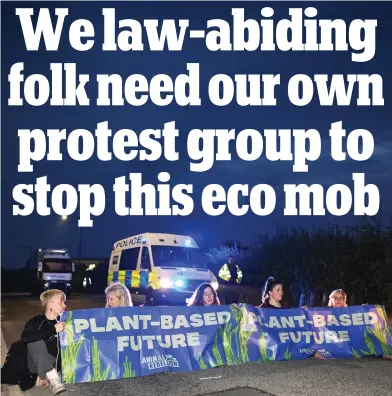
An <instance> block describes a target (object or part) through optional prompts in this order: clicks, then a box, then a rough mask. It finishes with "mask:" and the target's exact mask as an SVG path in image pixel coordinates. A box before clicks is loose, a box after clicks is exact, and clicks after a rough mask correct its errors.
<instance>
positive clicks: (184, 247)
mask: <svg viewBox="0 0 392 396" xmlns="http://www.w3.org/2000/svg"><path fill="white" fill-rule="evenodd" d="M113 281H119V282H121V283H123V284H124V285H125V286H127V287H128V288H129V290H130V292H131V294H137V295H141V296H144V297H145V298H144V301H145V303H146V304H147V305H168V304H176V305H185V304H186V303H187V302H188V300H189V298H190V297H191V296H192V294H193V292H194V291H195V290H196V288H197V287H198V286H199V285H200V284H201V283H204V282H208V283H211V285H212V286H213V287H214V289H215V290H217V289H218V282H217V279H216V277H215V276H214V274H213V273H212V272H211V271H210V270H209V269H208V268H207V267H206V264H205V260H204V257H203V255H202V253H201V252H200V249H199V247H198V246H197V244H196V242H195V241H194V240H193V239H192V238H191V237H189V236H184V235H174V234H156V233H144V234H139V235H134V236H131V237H128V238H125V239H122V240H120V241H117V242H115V243H114V245H113V249H112V252H111V256H110V261H109V267H108V284H110V283H111V282H113Z"/></svg>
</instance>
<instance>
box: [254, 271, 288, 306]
mask: <svg viewBox="0 0 392 396" xmlns="http://www.w3.org/2000/svg"><path fill="white" fill-rule="evenodd" d="M283 294H284V290H283V283H282V282H280V281H279V280H277V279H274V278H273V277H272V276H270V277H269V278H268V279H267V281H266V282H265V286H264V289H263V292H262V297H261V299H262V304H261V305H259V308H274V309H279V308H283V309H284V308H291V307H290V306H289V305H288V304H285V303H282V299H283Z"/></svg>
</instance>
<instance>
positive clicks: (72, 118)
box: [1, 2, 392, 267]
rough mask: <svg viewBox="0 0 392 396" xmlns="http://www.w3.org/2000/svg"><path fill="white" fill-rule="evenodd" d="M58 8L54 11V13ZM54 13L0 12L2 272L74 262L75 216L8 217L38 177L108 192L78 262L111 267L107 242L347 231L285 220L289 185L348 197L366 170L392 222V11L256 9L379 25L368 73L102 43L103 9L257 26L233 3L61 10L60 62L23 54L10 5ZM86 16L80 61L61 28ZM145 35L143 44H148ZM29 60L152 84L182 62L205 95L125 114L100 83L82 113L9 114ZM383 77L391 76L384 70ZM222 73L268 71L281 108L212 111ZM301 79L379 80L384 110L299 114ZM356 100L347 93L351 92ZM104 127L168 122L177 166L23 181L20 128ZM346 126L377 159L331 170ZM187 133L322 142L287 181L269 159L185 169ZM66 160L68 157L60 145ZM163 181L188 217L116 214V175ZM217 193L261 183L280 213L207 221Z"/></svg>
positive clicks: (261, 57)
mask: <svg viewBox="0 0 392 396" xmlns="http://www.w3.org/2000/svg"><path fill="white" fill-rule="evenodd" d="M60 4H61V5H60ZM33 5H34V8H35V10H38V9H39V7H40V6H41V7H49V8H50V9H51V10H52V9H54V8H55V4H54V3H51V2H45V3H31V2H28V3H21V2H18V3H12V4H10V3H7V2H6V3H2V20H1V24H2V32H1V33H2V35H1V36H2V37H1V39H2V43H1V44H2V87H3V89H2V109H1V110H2V121H1V132H2V134H1V138H2V140H1V154H2V156H1V159H2V162H1V165H2V167H1V169H2V174H1V176H2V177H1V189H2V191H1V198H2V206H1V209H2V216H1V218H2V222H1V224H2V237H1V253H2V266H4V267H19V266H24V265H25V263H26V260H27V258H28V254H29V249H30V248H31V249H35V248H38V247H67V248H68V249H69V250H70V251H71V254H72V255H73V256H76V255H77V254H78V228H77V214H74V215H73V216H71V217H70V219H69V220H68V221H67V222H62V221H61V219H60V217H59V216H58V215H56V214H54V213H53V214H52V215H51V216H48V217H40V216H38V215H37V214H34V213H33V214H32V215H30V216H28V217H21V216H18V217H14V216H13V215H12V205H13V204H14V202H13V198H12V189H13V187H14V186H15V185H17V184H19V183H33V184H34V183H35V180H36V178H38V177H41V176H47V177H48V181H49V183H50V184H52V186H55V185H57V184H62V183H69V184H74V185H76V184H80V183H91V184H93V183H99V184H101V185H103V187H104V188H105V190H106V197H107V201H106V209H105V213H104V214H103V215H102V216H100V217H98V218H95V219H94V226H93V227H92V228H85V229H83V247H82V249H83V253H82V255H83V256H85V257H108V256H109V254H110V250H111V247H112V244H113V242H114V241H116V240H118V239H122V238H125V237H128V236H131V235H134V234H137V233H141V232H167V233H179V234H188V235H191V236H193V237H194V238H195V239H196V241H197V243H199V245H201V246H203V247H206V246H214V245H218V244H220V243H223V242H225V241H227V240H232V239H237V240H241V241H243V242H245V243H249V242H251V241H252V240H253V239H254V238H256V237H257V235H258V234H261V233H266V232H267V233H271V234H273V233H274V232H275V231H276V227H280V226H290V225H300V226H304V227H313V226H314V225H316V226H322V225H326V224H327V223H328V222H332V223H338V224H341V225H345V224H352V223H353V222H357V221H359V220H360V219H359V218H354V217H353V216H352V215H347V216H343V217H339V218H338V217H333V216H325V217H314V216H309V217H304V216H302V217H299V216H296V217H284V216H283V184H284V183H306V184H313V183H320V184H323V185H325V186H326V187H328V186H330V185H331V184H335V183H343V184H347V185H348V186H350V187H351V183H352V181H351V178H352V173H353V172H365V174H366V183H374V184H376V185H377V186H378V187H379V189H380V194H381V209H380V216H381V218H382V219H387V217H388V215H389V214H391V213H392V210H391V209H390V208H391V204H392V199H391V195H390V193H389V191H388V186H389V185H390V182H391V162H390V158H391V155H392V129H391V106H390V93H391V91H392V79H391V76H392V74H391V64H392V62H391V61H392V51H391V41H390V40H391V37H392V25H391V23H390V15H391V12H392V4H391V3H390V2H377V3H367V2H356V3H355V5H354V3H353V2H331V3H325V2H323V3H320V2H314V3H305V2H300V3H297V4H296V3H294V2H287V3H283V2H278V3H275V2H274V3H270V4H267V3H263V6H268V5H270V6H272V7H273V8H274V10H275V18H276V19H275V20H278V19H280V18H286V17H288V8H289V7H305V6H314V7H316V8H317V9H318V16H319V18H323V19H324V18H327V19H328V18H330V19H335V18H341V19H344V20H346V21H351V20H352V19H355V18H362V19H365V18H366V19H373V18H375V19H377V20H378V26H377V47H376V55H375V57H374V58H373V59H372V60H371V61H370V62H366V63H354V62H352V61H351V55H350V52H286V53H285V52H280V51H276V52H269V53H263V52H261V51H254V52H238V53H235V52H214V53H211V52H209V51H208V50H207V48H206V46H205V44H204V41H203V40H195V39H193V40H191V39H189V36H187V38H186V40H185V44H184V49H183V51H181V52H167V51H164V52H150V51H148V50H146V51H144V52H121V51H117V52H103V51H102V50H101V42H102V40H101V38H102V36H103V24H102V14H101V9H102V8H103V7H115V8H116V14H117V18H118V19H120V18H121V19H125V18H132V19H137V20H139V21H141V20H143V19H146V18H174V19H180V18H184V19H189V20H190V25H191V28H193V29H197V28H200V29H201V28H205V26H206V21H207V20H208V19H213V18H222V19H226V20H230V17H231V8H232V7H246V16H247V17H249V18H250V17H253V18H255V19H259V18H260V9H261V8H262V6H261V4H259V3H258V2H257V3H256V2H252V3H244V2H243V3H235V2H208V3H207V2H202V3H196V2H172V3H162V2H158V3H152V2H143V3H125V2H121V3H115V2H110V3H104V2H96V3H93V2H85V3H79V2H72V3H58V4H56V5H57V6H58V7H60V6H62V7H68V8H69V16H70V17H68V18H67V19H66V21H65V25H64V32H63V35H62V39H61V42H60V50H59V51H58V52H46V51H45V50H44V47H43V45H42V41H41V47H40V50H39V51H38V52H28V51H26V48H25V45H24V40H23V34H22V30H21V27H20V24H19V19H18V17H17V16H15V7H32V6H33ZM77 18H86V19H88V20H90V21H91V22H93V24H94V28H95V37H96V44H95V46H94V48H93V49H92V50H90V51H87V52H77V51H75V50H73V49H72V48H71V46H70V45H69V42H68V39H67V28H68V26H69V24H70V22H72V21H73V20H74V19H77ZM144 37H145V36H144ZM22 61H23V62H25V73H26V74H27V75H30V74H33V73H41V74H44V75H47V76H49V74H50V68H49V67H50V63H51V62H76V63H77V71H78V72H79V73H86V74H89V75H90V81H92V82H94V81H95V75H96V74H100V73H109V74H111V73H118V74H120V75H121V76H123V78H126V77H127V76H128V75H131V74H133V73H141V74H144V75H145V76H146V77H147V78H150V77H152V76H153V75H155V74H158V73H166V74H168V75H170V76H172V77H175V76H176V75H178V74H181V73H184V72H186V63H187V62H189V63H190V62H199V63H200V73H201V74H200V87H201V99H202V106H200V107H181V108H180V107H179V106H177V105H176V104H175V102H174V103H172V104H171V105H169V106H167V107H157V106H155V105H153V104H152V103H151V102H149V103H147V104H146V105H144V106H142V107H137V108H136V107H132V106H129V105H127V104H125V105H124V106H122V107H97V106H96V105H95V99H96V97H97V90H96V84H90V85H89V86H88V87H89V88H88V89H87V92H88V94H89V97H90V103H91V105H90V106H89V107H50V106H49V105H47V106H41V107H32V106H29V105H25V106H23V107H9V106H8V105H7V99H8V95H9V86H8V81H7V76H8V73H9V70H10V67H11V66H12V65H13V64H14V63H16V62H22ZM388 70H389V72H388ZM218 73H225V74H228V75H234V74H236V73H237V74H239V73H249V74H251V73H254V74H262V73H275V74H278V73H280V74H281V84H280V86H279V88H278V89H277V98H278V103H279V105H278V106H276V107H262V106H261V107H239V106H238V105H236V104H235V103H232V104H231V105H229V106H226V107H216V106H214V105H212V104H210V103H209V101H208V96H207V87H208V80H209V79H210V78H211V77H212V76H213V75H215V74H218ZM297 73H304V74H308V75H310V76H312V75H313V74H321V73H328V74H330V75H331V74H333V73H341V74H347V73H353V74H361V73H362V74H372V73H377V74H381V76H382V77H383V81H384V99H385V105H384V106H383V107H371V106H369V107H365V106H356V99H355V100H353V102H352V103H353V104H352V105H351V106H349V107H339V108H338V107H329V106H326V107H321V106H320V105H319V102H318V99H317V97H315V98H314V100H313V102H312V103H311V104H310V105H308V106H305V107H296V106H294V105H292V104H290V102H289V100H288V99H287V82H288V80H289V78H290V77H291V76H293V75H295V74H297ZM355 92H356V91H355V90H354V94H355ZM103 121H108V122H109V127H110V128H111V129H112V130H113V131H116V130H118V129H121V128H129V129H133V130H135V131H137V132H139V131H141V130H143V129H145V128H163V125H164V123H165V122H170V121H175V122H176V127H177V128H178V129H179V131H180V136H179V138H178V142H177V148H178V151H179V153H180V161H176V162H167V161H165V160H162V161H156V162H150V163H149V162H146V161H144V162H138V161H132V162H128V163H127V162H121V161H119V160H112V161H110V162H100V161H99V160H98V159H97V158H96V155H94V156H93V158H92V159H90V160H89V161H87V162H84V163H82V162H76V161H73V160H71V159H70V158H69V157H67V155H66V154H63V161H61V162H48V161H46V160H43V161H41V162H38V163H35V164H34V172H32V173H18V171H17V166H18V161H19V151H18V150H19V148H18V133H17V132H18V129H22V128H27V129H33V128H40V129H43V130H45V129H47V128H66V129H67V131H71V130H73V129H77V128H85V129H88V130H91V131H94V129H95V127H96V125H97V123H98V122H103ZM336 121H343V126H344V127H345V128H346V129H347V130H352V129H357V128H364V129H368V130H370V131H371V132H372V134H373V136H374V139H375V151H374V154H373V156H372V158H371V159H369V160H368V161H366V162H365V163H360V162H354V161H351V160H349V159H348V160H346V161H345V162H334V161H333V160H332V159H331V158H330V155H329V144H328V130H329V127H330V124H331V123H332V122H336ZM193 128H229V129H231V128H235V129H236V131H239V130H242V129H246V128H253V129H257V130H259V131H262V130H263V129H266V128H287V129H291V128H305V129H309V128H315V129H317V130H318V131H320V133H321V135H322V137H323V139H324V141H323V153H322V156H321V157H320V158H319V160H318V161H316V162H314V163H311V164H309V165H310V166H309V172H308V173H293V172H292V163H291V162H281V163H279V162H273V163H272V162H269V161H267V160H266V159H265V157H264V155H263V156H262V158H261V159H259V160H257V161H254V162H244V161H241V160H239V159H238V158H237V159H233V160H232V161H231V162H216V163H215V165H214V167H213V168H212V169H211V170H209V171H208V172H204V173H195V172H190V171H189V158H188V157H187V153H186V137H187V132H188V131H190V130H191V129H193ZM63 152H64V153H65V152H66V150H65V147H64V151H63ZM161 171H166V172H169V173H170V174H171V183H172V185H175V184H178V183H192V184H193V185H194V193H193V194H192V197H193V199H194V202H195V208H194V211H193V213H192V214H191V215H190V216H187V217H180V216H178V217H169V216H164V217H159V216H140V217H132V216H127V217H120V216H117V215H116V214H115V212H114V199H113V191H112V184H113V182H114V179H115V178H116V177H120V176H127V175H128V173H130V172H142V173H143V183H152V184H156V183H157V175H158V173H159V172H161ZM210 183H218V184H221V185H223V186H225V187H229V186H230V185H232V184H235V183H248V184H249V185H250V186H253V185H255V184H259V183H267V184H270V185H272V186H273V187H274V188H275V190H276V192H277V197H278V203H277V207H276V209H275V211H274V213H273V214H271V215H270V216H268V217H258V216H256V215H254V214H252V213H251V212H249V214H248V215H245V216H242V217H235V216H233V215H231V214H230V213H228V212H226V214H224V215H221V216H218V217H210V216H208V215H206V214H204V213H203V211H202V208H201V204H200V195H201V191H202V189H203V187H205V186H206V185H208V184H210Z"/></svg>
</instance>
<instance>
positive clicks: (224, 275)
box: [218, 263, 242, 283]
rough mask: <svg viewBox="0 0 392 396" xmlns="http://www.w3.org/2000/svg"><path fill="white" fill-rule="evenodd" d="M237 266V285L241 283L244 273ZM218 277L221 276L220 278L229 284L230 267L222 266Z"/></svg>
mask: <svg viewBox="0 0 392 396" xmlns="http://www.w3.org/2000/svg"><path fill="white" fill-rule="evenodd" d="M235 266H236V268H237V283H241V281H242V271H241V269H240V267H239V266H238V265H237V264H235ZM218 276H219V278H221V279H223V280H224V281H226V282H228V281H229V280H230V278H231V275H230V270H229V266H228V265H227V263H225V264H223V265H222V267H221V269H220V270H219V274H218Z"/></svg>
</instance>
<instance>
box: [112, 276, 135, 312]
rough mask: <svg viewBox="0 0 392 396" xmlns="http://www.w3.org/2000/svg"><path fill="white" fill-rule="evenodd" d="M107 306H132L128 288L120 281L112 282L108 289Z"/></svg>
mask: <svg viewBox="0 0 392 396" xmlns="http://www.w3.org/2000/svg"><path fill="white" fill-rule="evenodd" d="M105 294H106V308H118V307H132V306H133V303H132V297H131V293H129V290H128V288H127V287H126V286H125V285H123V284H122V283H120V282H112V283H111V284H110V285H109V286H108V287H107V288H106V289H105Z"/></svg>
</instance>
